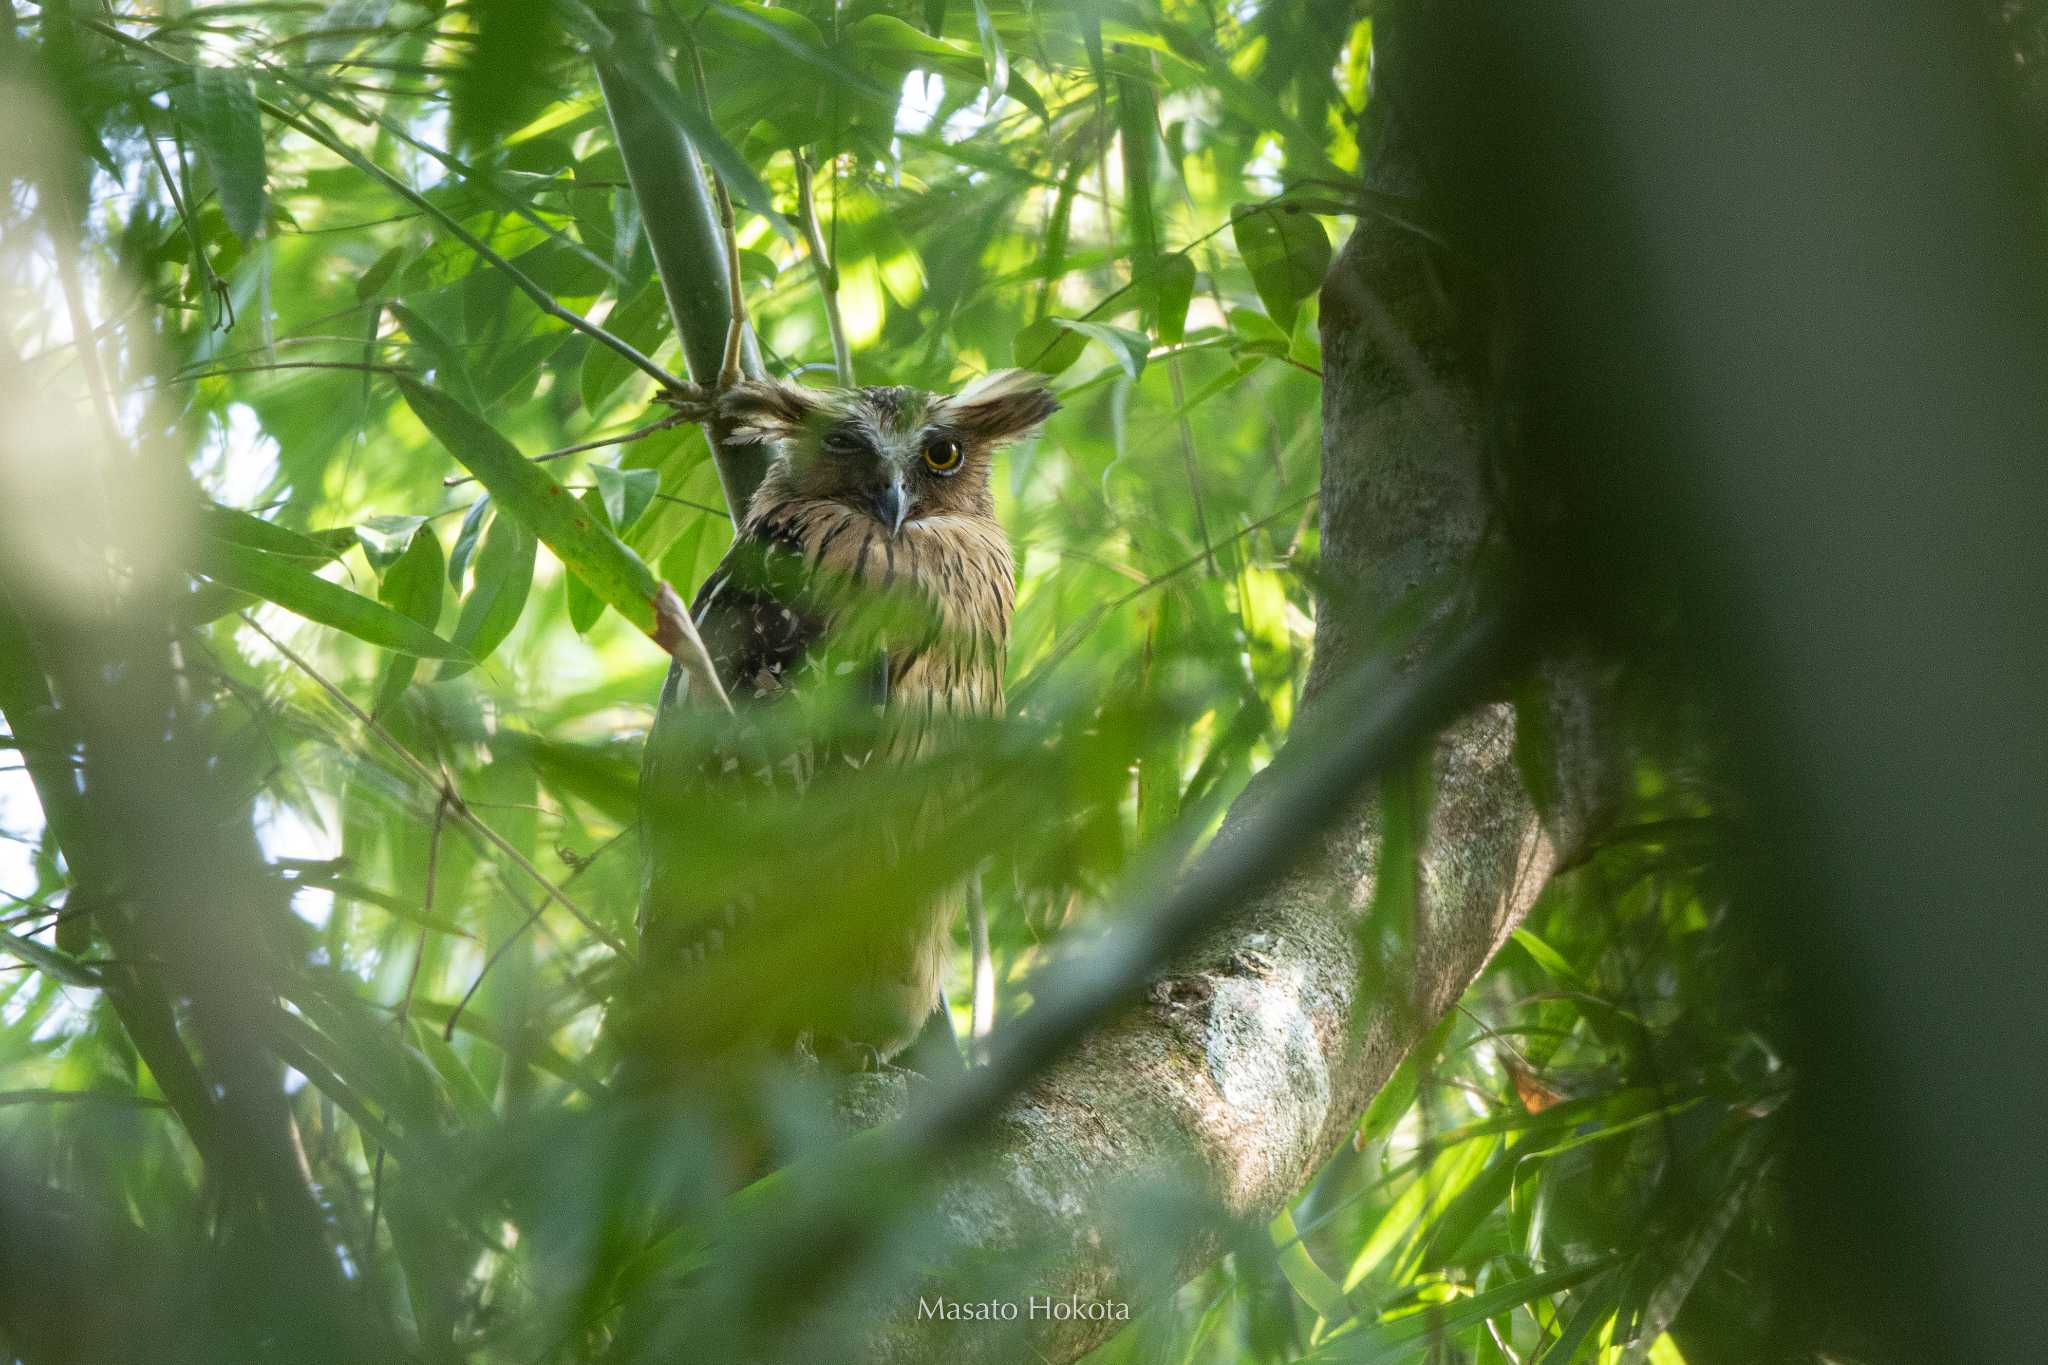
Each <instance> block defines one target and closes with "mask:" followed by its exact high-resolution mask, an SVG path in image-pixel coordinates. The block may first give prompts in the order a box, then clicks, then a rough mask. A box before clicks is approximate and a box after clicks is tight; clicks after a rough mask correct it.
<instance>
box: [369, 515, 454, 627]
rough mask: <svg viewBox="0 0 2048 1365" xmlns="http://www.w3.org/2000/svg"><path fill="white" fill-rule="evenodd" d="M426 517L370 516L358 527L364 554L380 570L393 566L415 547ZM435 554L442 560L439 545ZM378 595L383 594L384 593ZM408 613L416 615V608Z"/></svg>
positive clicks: (431, 623) (384, 570) (437, 560)
mask: <svg viewBox="0 0 2048 1365" xmlns="http://www.w3.org/2000/svg"><path fill="white" fill-rule="evenodd" d="M426 520H427V519H426V518H425V517H406V516H386V517H366V518H365V519H364V520H363V524H362V525H360V526H358V527H356V539H357V540H359V541H361V542H362V546H363V557H364V558H365V559H367V560H369V561H370V567H371V568H373V569H375V570H376V571H377V572H378V573H380V574H381V573H384V572H386V571H387V570H389V569H390V568H391V566H392V565H393V564H396V563H397V562H398V560H399V557H400V556H401V555H403V554H404V553H405V552H406V551H407V550H408V549H410V548H411V546H412V542H413V536H414V533H415V532H417V531H418V530H419V529H420V527H421V526H422V525H423V524H425V522H426ZM434 558H435V561H436V563H438V562H439V561H440V554H439V551H438V547H437V549H436V553H435V556H434ZM378 595H379V596H380V597H381V596H382V595H383V594H381V593H380V594H378ZM386 600H389V599H386ZM437 605H438V602H437ZM406 614H407V615H408V616H416V613H413V612H407V613H406ZM426 624H427V625H429V626H432V625H433V624H434V623H433V622H432V621H429V622H427V623H426Z"/></svg>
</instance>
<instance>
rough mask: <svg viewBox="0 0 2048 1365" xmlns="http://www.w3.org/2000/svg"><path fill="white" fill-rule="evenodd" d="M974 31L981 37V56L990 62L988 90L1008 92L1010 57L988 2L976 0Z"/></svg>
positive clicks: (986, 0)
mask: <svg viewBox="0 0 2048 1365" xmlns="http://www.w3.org/2000/svg"><path fill="white" fill-rule="evenodd" d="M974 29H975V32H976V33H978V34H980V35H981V55H982V57H983V58H984V59H985V60H986V61H987V62H988V88H989V89H991V90H1008V89H1009V85H1010V57H1009V54H1008V53H1006V52H1004V51H1003V38H1002V35H1001V34H999V33H997V32H996V21H995V16H994V15H992V14H990V13H989V12H988V0H974Z"/></svg>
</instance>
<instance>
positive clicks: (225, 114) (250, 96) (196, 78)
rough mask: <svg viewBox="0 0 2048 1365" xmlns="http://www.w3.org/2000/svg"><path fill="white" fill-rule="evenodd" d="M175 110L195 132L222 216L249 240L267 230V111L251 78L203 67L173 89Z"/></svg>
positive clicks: (186, 126) (194, 139)
mask: <svg viewBox="0 0 2048 1365" xmlns="http://www.w3.org/2000/svg"><path fill="white" fill-rule="evenodd" d="M171 109H172V111H173V112H174V113H175V114H176V115H177V118H178V122H179V123H180V124H181V125H182V126H183V127H184V128H185V130H186V131H187V132H188V133H190V134H191V136H192V141H193V143H194V144H195V145H196V146H197V147H198V148H199V159H200V160H201V161H203V162H205V163H206V169H207V173H208V174H210V175H211V176H212V177H213V185H214V189H215V190H217V191H218V192H219V194H220V211H221V216H222V217H223V218H225V219H227V223H228V226H229V227H230V228H232V229H233V230H234V234H235V235H236V236H237V237H240V238H241V239H242V240H243V241H245V242H246V241H248V240H249V239H250V238H252V237H254V236H255V235H256V234H257V233H259V232H261V231H262V230H263V206H264V191H263V184H264V167H263V115H262V111H261V110H260V109H258V108H257V106H256V94H255V92H254V91H253V90H251V89H250V88H249V78H248V77H247V76H245V75H243V74H242V73H241V72H239V71H223V70H219V69H217V68H214V67H199V68H197V69H195V70H194V71H193V73H192V80H191V83H190V84H186V85H178V86H174V87H172V90H171Z"/></svg>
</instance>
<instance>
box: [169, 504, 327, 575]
mask: <svg viewBox="0 0 2048 1365" xmlns="http://www.w3.org/2000/svg"><path fill="white" fill-rule="evenodd" d="M199 523H200V526H201V527H202V528H203V529H204V530H205V531H206V534H208V535H209V536H212V537H213V538H214V539H216V540H225V541H228V542H230V543H231V544H235V545H246V546H248V547H249V548H250V549H253V550H267V551H268V552H270V553H271V554H274V555H283V556H284V557H285V558H287V559H304V560H310V561H311V562H313V563H315V564H325V563H327V562H328V561H329V560H331V559H335V558H338V557H339V555H338V552H337V551H335V550H333V549H331V548H329V547H328V546H326V545H324V544H322V543H321V542H319V541H317V540H315V539H313V538H312V537H311V536H308V535H303V534H301V533H300V532H297V531H293V530H289V529H287V528H286V527H283V526H279V525H277V524H276V523H275V522H269V521H265V520H264V519H263V518H261V517H256V516H251V515H249V513H247V512H238V511H236V510H235V509H234V508H232V507H220V506H217V505H215V504H213V503H208V504H207V505H206V506H205V507H204V508H202V509H201V511H200V517H199Z"/></svg>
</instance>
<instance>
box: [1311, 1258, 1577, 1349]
mask: <svg viewBox="0 0 2048 1365" xmlns="http://www.w3.org/2000/svg"><path fill="white" fill-rule="evenodd" d="M1613 1260H1614V1258H1613V1257H1611V1256H1604V1257H1601V1258H1600V1259H1598V1260H1593V1261H1584V1262H1581V1263H1580V1264H1578V1265H1569V1266H1563V1267H1560V1268H1559V1269H1556V1270H1546V1271H1543V1272H1542V1273H1540V1274H1536V1275H1526V1276H1524V1277H1523V1278H1521V1279H1519V1280H1514V1281H1511V1282H1510V1283H1508V1284H1504V1285H1501V1286H1499V1287H1498V1288H1494V1289H1489V1290H1487V1291H1486V1292H1485V1293H1483V1294H1474V1295H1472V1296H1471V1297H1470V1298H1467V1299H1460V1300H1458V1301H1457V1302H1456V1303H1454V1304H1450V1305H1445V1306H1442V1307H1434V1308H1428V1309H1424V1310H1421V1311H1419V1312H1414V1313H1409V1314H1406V1315H1404V1316H1402V1317H1398V1318H1395V1319H1393V1320H1392V1321H1390V1322H1383V1323H1380V1324H1377V1325H1375V1326H1372V1327H1368V1328H1366V1329H1365V1330H1364V1331H1361V1332H1352V1333H1350V1334H1348V1335H1345V1336H1341V1337H1336V1338H1334V1339H1332V1340H1330V1341H1329V1342H1327V1343H1325V1344H1324V1345H1323V1346H1321V1347H1320V1348H1318V1349H1317V1350H1315V1351H1314V1352H1312V1353H1310V1354H1309V1355H1307V1356H1305V1357H1303V1360H1304V1362H1314V1363H1315V1365H1336V1362H1339V1361H1345V1362H1358V1365H1365V1362H1368V1361H1369V1362H1372V1365H1383V1363H1384V1365H1391V1362H1394V1361H1400V1360H1408V1359H1410V1358H1412V1357H1413V1356H1415V1355H1418V1354H1420V1353H1421V1352H1423V1351H1426V1350H1427V1349H1428V1348H1429V1344H1430V1343H1431V1342H1432V1341H1440V1340H1443V1339H1445V1338H1449V1337H1455V1336H1456V1335H1457V1334H1458V1333H1460V1332H1463V1331H1466V1330H1468V1329H1470V1328H1474V1327H1477V1326H1479V1324H1480V1323H1482V1322H1485V1321H1486V1320H1487V1319H1488V1318H1494V1317H1499V1316H1500V1315H1501V1314H1502V1313H1506V1312H1508V1311H1510V1310H1512V1309H1516V1308H1520V1307H1521V1306H1522V1305H1523V1304H1525V1303H1530V1302H1533V1301H1534V1300H1536V1299H1539V1298H1541V1297H1543V1296H1544V1295H1546V1294H1555V1293H1557V1292H1559V1291H1560V1290H1564V1289H1570V1288H1571V1287H1572V1286H1573V1285H1575V1284H1582V1283H1584V1282H1585V1281H1586V1280H1588V1279H1591V1278H1592V1277H1593V1276H1595V1275H1597V1274H1599V1273H1600V1272H1601V1271H1602V1270H1604V1269H1605V1268H1606V1267H1607V1266H1609V1265H1611V1264H1612V1263H1613Z"/></svg>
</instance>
